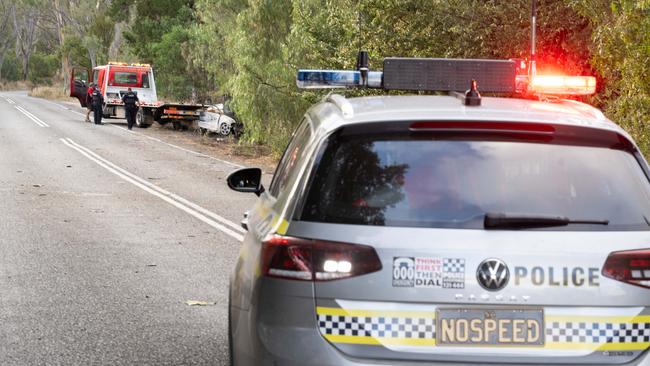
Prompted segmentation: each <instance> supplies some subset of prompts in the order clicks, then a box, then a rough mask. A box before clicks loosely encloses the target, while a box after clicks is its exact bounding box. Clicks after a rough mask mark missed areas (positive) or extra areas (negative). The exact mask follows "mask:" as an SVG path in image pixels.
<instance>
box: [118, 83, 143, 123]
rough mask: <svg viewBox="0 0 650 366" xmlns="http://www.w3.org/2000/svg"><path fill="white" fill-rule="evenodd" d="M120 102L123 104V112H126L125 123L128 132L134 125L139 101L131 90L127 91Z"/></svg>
mask: <svg viewBox="0 0 650 366" xmlns="http://www.w3.org/2000/svg"><path fill="white" fill-rule="evenodd" d="M122 102H124V111H125V112H126V122H127V124H128V128H129V130H130V129H132V128H133V124H134V123H135V115H136V114H137V113H138V108H139V107H140V100H139V99H138V95H137V94H136V93H134V92H133V91H132V90H131V88H129V89H128V91H127V92H126V94H124V96H123V97H122Z"/></svg>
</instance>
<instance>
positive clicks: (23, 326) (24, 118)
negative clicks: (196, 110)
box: [0, 92, 255, 365]
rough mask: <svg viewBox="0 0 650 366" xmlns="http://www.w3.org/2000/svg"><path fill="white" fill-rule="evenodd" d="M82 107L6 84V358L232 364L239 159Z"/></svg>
mask: <svg viewBox="0 0 650 366" xmlns="http://www.w3.org/2000/svg"><path fill="white" fill-rule="evenodd" d="M80 111H81V109H78V108H70V107H68V106H64V105H61V104H59V103H53V102H49V101H45V100H41V99H37V98H31V97H28V96H27V95H26V94H25V93H24V92H15V93H8V92H4V93H0V364H1V365H45V364H48V365H50V364H51V365H100V364H101V365H122V364H123V365H134V364H139V365H143V364H150V365H154V364H155V365H181V364H183V365H203V364H205V365H225V364H226V363H227V336H226V330H227V318H226V305H227V288H228V276H229V273H230V270H231V268H232V266H233V264H234V261H235V258H236V256H237V253H238V251H239V246H240V244H239V242H240V240H241V237H242V235H243V230H242V229H241V228H240V227H239V225H238V223H239V221H240V220H241V216H242V213H243V212H244V211H245V210H247V209H249V208H250V207H251V206H252V204H253V202H254V199H255V197H254V196H253V195H245V194H238V193H235V192H232V191H229V190H228V188H227V187H226V185H225V177H226V176H227V174H228V173H229V172H230V171H232V170H233V169H235V168H236V167H237V164H236V163H235V164H233V163H229V162H227V161H224V160H221V159H218V158H215V157H211V156H208V155H202V154H198V153H195V152H192V151H189V150H185V149H184V147H183V146H179V145H175V144H171V143H170V142H169V141H161V140H158V139H155V138H151V137H149V136H148V135H147V131H146V130H137V129H134V133H131V132H129V131H127V130H126V129H125V125H124V124H123V123H120V124H117V125H113V124H106V125H102V126H95V125H93V124H89V123H83V122H82V121H83V116H82V115H80V114H79V112H80ZM109 121H110V120H109ZM188 300H196V301H205V302H207V303H208V305H207V306H190V305H188V304H187V303H186V302H187V301H188Z"/></svg>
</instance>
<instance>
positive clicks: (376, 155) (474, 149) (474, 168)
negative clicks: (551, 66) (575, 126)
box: [301, 135, 650, 230]
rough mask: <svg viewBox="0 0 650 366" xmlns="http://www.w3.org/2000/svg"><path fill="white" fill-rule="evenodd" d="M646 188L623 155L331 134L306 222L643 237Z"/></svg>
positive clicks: (648, 215)
mask: <svg viewBox="0 0 650 366" xmlns="http://www.w3.org/2000/svg"><path fill="white" fill-rule="evenodd" d="M649 198H650V186H649V182H648V179H647V178H646V176H645V174H644V172H643V169H642V168H641V166H640V164H639V162H638V161H637V160H636V158H635V157H634V156H633V155H632V154H630V153H629V152H626V151H622V150H616V149H610V148H601V147H590V146H574V145H557V144H546V143H538V142H533V143H531V142H523V141H483V140H477V139H475V138H474V139H468V140H462V139H449V140H445V139H438V138H422V137H418V138H415V137H412V136H409V135H406V136H393V137H389V136H375V137H367V136H365V137H355V136H347V137H332V138H330V141H329V143H328V146H327V148H326V150H325V151H324V153H323V154H322V158H321V161H320V162H319V164H318V166H317V168H316V172H315V176H314V177H313V181H312V183H311V188H310V191H309V193H308V196H307V200H306V202H305V206H304V208H303V211H302V216H301V219H303V220H306V221H315V222H327V223H345V224H359V225H378V226H409V227H441V228H476V229H478V228H481V229H482V228H483V220H484V217H485V214H486V213H506V214H522V215H524V214H525V215H550V216H563V217H567V218H569V219H573V220H608V221H609V223H608V225H593V224H578V225H569V226H566V227H553V228H547V230H649V229H650V226H649V221H648V220H649V219H650V204H649V203H650V199H649Z"/></svg>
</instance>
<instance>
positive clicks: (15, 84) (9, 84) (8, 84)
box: [0, 81, 32, 91]
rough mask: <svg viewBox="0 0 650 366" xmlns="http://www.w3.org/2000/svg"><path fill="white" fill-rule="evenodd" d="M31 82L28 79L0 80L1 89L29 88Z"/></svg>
mask: <svg viewBox="0 0 650 366" xmlns="http://www.w3.org/2000/svg"><path fill="white" fill-rule="evenodd" d="M31 88H32V84H31V83H30V82H28V81H3V82H0V90H1V91H13V90H29V89H31Z"/></svg>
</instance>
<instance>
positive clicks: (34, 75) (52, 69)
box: [29, 53, 60, 84]
mask: <svg viewBox="0 0 650 366" xmlns="http://www.w3.org/2000/svg"><path fill="white" fill-rule="evenodd" d="M59 63H60V60H59V56H58V55H56V54H51V55H46V54H42V53H34V54H33V55H32V57H31V59H30V61H29V65H30V67H29V68H30V71H29V81H31V82H32V83H34V84H50V83H51V82H52V78H53V77H54V75H55V74H56V72H57V70H58V68H59Z"/></svg>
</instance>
